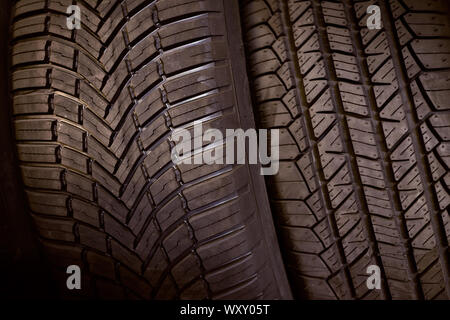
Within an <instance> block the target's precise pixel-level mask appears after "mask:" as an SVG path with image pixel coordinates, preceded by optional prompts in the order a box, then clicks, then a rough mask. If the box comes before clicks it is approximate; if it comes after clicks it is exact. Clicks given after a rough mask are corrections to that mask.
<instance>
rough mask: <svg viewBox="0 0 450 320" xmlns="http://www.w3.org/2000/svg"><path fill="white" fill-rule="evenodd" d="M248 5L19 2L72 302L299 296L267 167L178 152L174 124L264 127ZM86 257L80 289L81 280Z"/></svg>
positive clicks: (51, 242)
mask: <svg viewBox="0 0 450 320" xmlns="http://www.w3.org/2000/svg"><path fill="white" fill-rule="evenodd" d="M71 4H77V5H79V6H80V8H81V14H82V16H81V21H82V28H81V29H80V30H73V31H71V30H69V29H68V28H67V27H66V18H67V16H68V15H67V14H66V9H67V7H68V6H69V5H71ZM236 4H237V3H236V2H229V1H217V0H205V1H189V0H160V1H149V0H127V1H115V0H114V1H113V0H104V1H96V0H85V1H72V0H47V1H37V0H20V1H17V2H16V4H15V9H14V23H13V27H12V29H13V30H12V37H13V41H12V90H13V95H14V108H13V116H14V125H15V132H16V140H17V150H18V155H19V161H20V168H21V172H22V177H23V182H24V184H25V189H26V194H27V197H28V202H29V206H30V209H31V211H32V216H33V219H34V222H35V225H36V226H37V229H38V231H39V234H40V237H41V243H42V245H43V248H44V250H45V252H46V254H47V256H48V258H49V260H50V261H51V262H52V263H53V267H54V270H53V273H54V275H55V283H56V284H57V285H58V286H59V287H60V289H61V294H62V295H67V296H81V297H84V296H85V297H100V298H144V299H149V298H155V299H175V298H181V299H186V298H187V299H203V298H212V299H240V298H246V299H255V298H264V299H278V298H289V297H290V293H289V285H288V284H287V281H286V277H285V274H284V268H283V265H282V262H281V257H280V254H279V248H278V244H277V240H276V237H275V231H274V228H273V224H272V220H271V217H270V212H269V210H268V208H269V206H268V200H267V198H266V195H265V193H264V192H263V191H264V189H265V186H264V180H263V179H262V178H261V177H259V176H257V172H258V171H257V170H256V169H252V168H249V166H246V165H239V166H232V165H214V166H212V165H178V166H176V165H174V164H173V163H172V161H171V158H170V152H171V149H172V148H173V146H174V143H173V141H171V139H170V135H171V132H172V131H173V130H175V129H176V128H191V127H192V124H193V122H194V121H195V120H199V121H202V123H203V127H204V129H205V130H206V129H207V128H209V127H214V128H219V129H223V130H224V129H225V128H241V127H242V128H246V127H250V126H252V121H253V115H252V114H251V106H250V95H249V91H248V90H246V88H247V87H246V85H245V83H246V81H247V79H246V75H245V66H244V64H243V63H244V56H243V50H242V46H243V45H242V42H241V41H242V40H241V38H240V37H239V35H240V33H241V31H240V29H239V14H238V11H237V9H238V8H237V6H236ZM268 253H269V254H268ZM71 264H76V265H79V266H80V267H81V270H82V280H83V281H82V290H80V291H76V290H73V291H69V290H67V288H66V278H67V277H68V275H67V274H66V273H65V270H66V268H67V266H69V265H71Z"/></svg>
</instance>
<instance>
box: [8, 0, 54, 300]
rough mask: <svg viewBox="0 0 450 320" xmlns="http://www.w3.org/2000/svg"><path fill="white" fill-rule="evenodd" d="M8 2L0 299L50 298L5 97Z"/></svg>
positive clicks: (9, 2) (9, 24) (49, 287)
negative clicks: (21, 179)
mask: <svg viewBox="0 0 450 320" xmlns="http://www.w3.org/2000/svg"><path fill="white" fill-rule="evenodd" d="M12 2H13V1H12V0H1V1H0V75H1V77H0V297H2V298H49V297H52V294H51V292H52V289H51V286H50V283H51V282H50V281H49V279H50V278H49V276H48V273H47V271H46V270H47V268H46V265H45V263H44V261H43V259H42V256H41V253H40V250H39V247H38V242H37V236H36V234H35V233H34V231H33V228H32V223H31V217H30V216H29V215H28V213H27V208H26V201H25V197H24V193H23V188H22V186H21V181H20V174H19V169H18V166H17V161H16V151H15V146H14V144H13V142H14V138H13V132H14V130H13V128H12V121H10V117H11V103H12V101H11V96H10V93H9V61H10V46H9V28H10V26H11V24H12V23H11V19H10V13H11V5H12Z"/></svg>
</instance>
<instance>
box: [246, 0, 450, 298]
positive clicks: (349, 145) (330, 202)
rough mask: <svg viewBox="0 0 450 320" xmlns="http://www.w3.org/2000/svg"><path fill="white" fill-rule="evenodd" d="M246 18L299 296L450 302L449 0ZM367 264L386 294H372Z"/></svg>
mask: <svg viewBox="0 0 450 320" xmlns="http://www.w3.org/2000/svg"><path fill="white" fill-rule="evenodd" d="M369 5H378V6H379V7H380V9H381V21H382V27H381V29H379V30H377V29H375V30H369V29H368V28H367V24H366V20H367V17H368V15H367V13H366V9H367V7H368V6H369ZM241 11H242V21H243V25H244V34H245V37H244V39H245V43H246V51H247V56H248V64H249V73H250V78H251V86H252V91H253V98H254V102H255V109H256V113H257V118H258V121H257V123H258V126H259V127H262V128H279V129H280V133H281V141H282V142H281V149H280V155H281V157H282V159H281V160H282V162H281V164H280V172H279V174H278V175H276V176H274V177H270V178H269V179H268V185H269V186H270V189H269V193H270V198H271V204H272V209H273V211H274V215H275V216H276V220H277V227H278V231H279V236H280V238H281V239H282V245H281V246H282V250H283V256H284V259H285V263H286V264H287V268H288V273H289V278H290V281H291V285H292V288H293V291H294V295H295V296H296V297H299V298H307V299H448V298H449V297H450V283H449V248H448V243H449V240H450V218H449V213H448V209H449V205H450V197H449V190H450V189H449V188H450V179H449V178H450V173H449V166H450V163H449V159H450V158H449V157H448V155H449V150H450V149H449V146H450V145H449V140H450V131H449V130H450V113H449V109H450V107H449V104H448V101H450V69H449V68H450V29H449V11H448V2H447V1H431V0H417V1H416V0H391V1H389V2H388V1H381V0H380V1H375V0H373V1H350V0H342V1H301V0H287V1H281V0H280V1H279V0H267V1H263V0H247V1H241ZM369 265H377V266H379V267H380V269H381V279H382V285H381V290H369V289H368V288H367V286H366V280H367V278H368V276H369V275H368V274H367V273H366V270H367V267H368V266H369Z"/></svg>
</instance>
